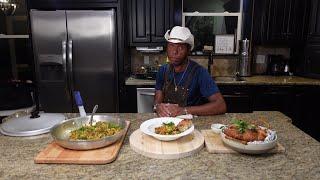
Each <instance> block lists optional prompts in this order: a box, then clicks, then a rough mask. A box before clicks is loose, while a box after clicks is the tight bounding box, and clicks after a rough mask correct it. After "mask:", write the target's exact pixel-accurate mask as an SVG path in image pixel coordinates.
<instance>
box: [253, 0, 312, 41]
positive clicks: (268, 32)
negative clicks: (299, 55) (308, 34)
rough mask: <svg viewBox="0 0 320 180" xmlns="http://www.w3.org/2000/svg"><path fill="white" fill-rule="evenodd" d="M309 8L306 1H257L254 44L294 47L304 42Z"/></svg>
mask: <svg viewBox="0 0 320 180" xmlns="http://www.w3.org/2000/svg"><path fill="white" fill-rule="evenodd" d="M307 7H308V2H307V1H304V0H255V2H254V10H253V29H252V33H253V42H254V44H272V45H288V46H292V45H295V44H296V43H298V42H300V41H302V40H303V38H304V35H303V34H304V31H305V29H306V26H305V24H306V23H305V22H306V13H307Z"/></svg>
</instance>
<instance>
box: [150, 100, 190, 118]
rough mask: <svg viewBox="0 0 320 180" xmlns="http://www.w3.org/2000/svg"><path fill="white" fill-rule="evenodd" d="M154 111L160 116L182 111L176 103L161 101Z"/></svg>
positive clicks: (175, 114) (174, 114) (178, 113)
mask: <svg viewBox="0 0 320 180" xmlns="http://www.w3.org/2000/svg"><path fill="white" fill-rule="evenodd" d="M156 112H157V114H158V116H161V117H175V116H178V115H181V114H183V112H184V111H183V108H182V107H180V106H179V105H178V104H169V103H161V104H158V105H157V108H156Z"/></svg>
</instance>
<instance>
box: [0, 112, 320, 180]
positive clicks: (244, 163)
mask: <svg viewBox="0 0 320 180" xmlns="http://www.w3.org/2000/svg"><path fill="white" fill-rule="evenodd" d="M113 115H117V116H120V117H121V118H124V119H126V120H130V121H131V122H132V124H131V126H130V129H129V132H128V134H127V136H126V138H125V141H124V145H123V146H122V148H121V150H120V153H119V155H118V158H117V159H116V160H115V161H114V162H113V163H110V164H106V165H62V164H34V162H33V158H34V157H35V156H36V155H37V154H38V153H39V152H40V150H41V149H43V148H44V147H46V145H47V144H48V143H50V142H51V141H52V139H51V137H50V136H49V135H48V134H46V135H41V136H37V137H26V138H21V137H7V136H3V135H0V146H1V147H0V154H1V163H0V179H40V178H41V179H48V178H50V179H60V178H64V179H67V178H68V179H69V178H72V179H75V178H77V179H89V178H90V179H91V178H94V179H98V178H99V179H107V178H109V179H111V178H112V179H128V178H129V179H160V178H161V179H164V178H166V179H168V178H175V179H320V143H319V142H318V141H316V140H315V139H313V138H311V137H310V136H308V135H307V134H305V133H304V132H303V131H301V130H299V129H298V128H296V127H295V126H294V125H292V124H291V123H290V119H289V118H288V117H286V116H284V115H283V114H282V113H280V112H254V113H248V114H245V113H240V114H225V115H219V116H207V117H197V118H195V119H194V124H195V127H196V128H197V129H208V128H209V127H210V124H212V123H218V122H220V123H227V122H228V121H229V120H230V119H232V118H234V117H238V118H245V119H247V120H250V119H257V118H259V117H265V118H267V119H268V121H269V123H270V125H271V126H272V128H274V129H275V130H277V132H278V138H279V142H280V143H281V144H282V145H284V147H285V148H286V152H285V153H282V154H269V155H258V156H257V155H256V156H250V155H244V154H209V153H208V152H207V151H206V149H205V148H204V149H202V150H201V151H200V152H199V153H198V154H196V155H193V156H190V157H186V158H182V159H178V160H157V159H150V158H147V157H144V156H142V155H140V154H137V153H135V152H134V151H133V150H131V149H130V145H129V135H130V134H131V133H132V132H133V131H134V130H136V129H137V128H139V125H140V124H141V122H143V121H144V120H147V119H149V118H153V117H155V114H151V113H150V114H113ZM68 116H69V117H71V116H75V115H74V114H69V115H68Z"/></svg>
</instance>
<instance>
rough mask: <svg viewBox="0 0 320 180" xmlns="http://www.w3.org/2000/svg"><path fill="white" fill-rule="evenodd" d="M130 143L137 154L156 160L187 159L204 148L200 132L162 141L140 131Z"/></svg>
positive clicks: (131, 138) (195, 131) (136, 132)
mask: <svg viewBox="0 0 320 180" xmlns="http://www.w3.org/2000/svg"><path fill="white" fill-rule="evenodd" d="M129 141H130V147H131V149H133V150H134V151H135V152H137V153H139V154H142V155H144V156H147V157H150V158H155V159H179V158H183V157H187V156H190V155H193V154H195V153H197V152H199V151H200V150H201V149H202V148H203V146H204V137H203V135H202V134H201V133H200V132H199V131H198V130H194V131H193V133H191V134H190V135H188V136H185V137H182V138H179V139H177V140H174V141H160V140H158V139H155V138H153V137H152V136H149V135H146V134H144V133H143V132H141V131H140V129H138V130H136V131H134V132H133V133H132V134H131V136H130V140H129Z"/></svg>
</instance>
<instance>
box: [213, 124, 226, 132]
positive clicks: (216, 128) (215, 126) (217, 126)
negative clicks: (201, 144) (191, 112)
mask: <svg viewBox="0 0 320 180" xmlns="http://www.w3.org/2000/svg"><path fill="white" fill-rule="evenodd" d="M223 127H226V125H224V124H219V123H218V124H212V125H211V129H212V131H213V132H214V133H216V134H220V133H221V131H222V129H223Z"/></svg>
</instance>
